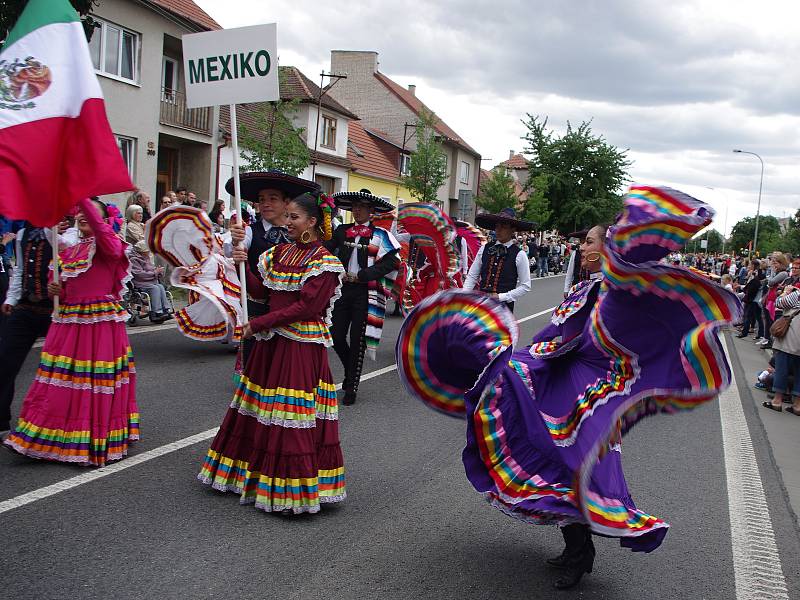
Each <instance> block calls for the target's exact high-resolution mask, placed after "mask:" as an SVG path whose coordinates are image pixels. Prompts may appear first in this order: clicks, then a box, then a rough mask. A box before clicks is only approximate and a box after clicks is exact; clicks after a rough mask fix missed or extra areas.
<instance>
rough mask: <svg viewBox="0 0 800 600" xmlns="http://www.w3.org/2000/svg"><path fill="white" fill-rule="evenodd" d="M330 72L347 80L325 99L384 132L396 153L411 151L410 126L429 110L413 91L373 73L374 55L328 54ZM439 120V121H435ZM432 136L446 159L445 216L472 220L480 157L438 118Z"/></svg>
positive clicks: (441, 191) (368, 126)
mask: <svg viewBox="0 0 800 600" xmlns="http://www.w3.org/2000/svg"><path fill="white" fill-rule="evenodd" d="M331 72H332V73H334V74H341V75H347V79H342V80H340V81H339V82H337V83H336V85H335V86H333V87H331V89H330V92H329V93H330V94H331V95H332V96H333V97H334V98H335V99H336V100H337V101H338V102H339V103H340V104H342V105H343V106H345V107H346V108H347V109H348V110H350V111H352V112H353V113H355V114H357V115H358V116H359V117H360V119H361V124H362V125H363V127H365V128H366V129H369V130H377V131H382V132H385V133H386V134H387V135H388V136H389V137H390V138H391V139H394V140H398V141H400V142H401V150H402V151H404V150H411V151H412V152H413V150H414V149H415V148H416V140H415V139H414V129H413V124H414V123H416V122H417V120H418V118H419V115H420V114H421V113H422V111H423V110H426V109H427V110H430V109H429V108H428V107H427V106H425V104H424V103H423V102H422V101H421V100H420V99H419V98H417V95H416V86H414V85H409V86H408V87H407V88H406V87H403V86H401V85H399V84H398V83H396V82H395V81H393V80H392V79H390V78H389V77H387V76H386V75H384V74H383V73H382V72H381V71H380V70H379V68H378V53H377V52H367V51H350V50H333V51H332V52H331ZM437 116H438V115H437ZM436 131H437V133H438V134H439V135H440V136H441V141H442V145H443V146H444V150H445V155H446V157H447V180H446V181H445V183H444V185H442V187H441V188H440V189H439V201H440V202H441V204H442V207H443V208H444V210H445V212H447V213H449V214H451V215H454V216H456V217H457V218H461V219H467V220H470V221H471V220H472V219H473V217H474V214H475V203H474V200H473V198H474V196H475V195H477V192H478V179H479V173H480V164H481V157H480V154H478V152H476V151H475V150H474V149H473V148H472V147H471V146H470V145H469V144H468V143H467V142H466V141H465V140H464V139H463V138H462V137H461V136H460V135H458V134H457V133H456V132H455V131H453V129H452V128H451V127H450V126H449V125H447V123H445V122H444V120H442V118H441V117H439V121H438V123H437V125H436Z"/></svg>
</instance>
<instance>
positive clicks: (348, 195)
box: [333, 188, 394, 214]
mask: <svg viewBox="0 0 800 600" xmlns="http://www.w3.org/2000/svg"><path fill="white" fill-rule="evenodd" d="M333 201H334V202H335V203H336V208H342V209H344V210H350V209H351V208H353V203H354V202H355V203H360V204H369V205H370V206H371V207H372V209H373V210H374V211H375V212H376V213H381V214H382V213H388V212H392V211H393V210H394V205H392V203H391V202H388V201H387V200H384V199H383V198H378V197H377V196H373V195H372V192H370V191H369V190H368V189H366V188H362V189H361V190H360V191H358V192H339V193H338V194H334V195H333Z"/></svg>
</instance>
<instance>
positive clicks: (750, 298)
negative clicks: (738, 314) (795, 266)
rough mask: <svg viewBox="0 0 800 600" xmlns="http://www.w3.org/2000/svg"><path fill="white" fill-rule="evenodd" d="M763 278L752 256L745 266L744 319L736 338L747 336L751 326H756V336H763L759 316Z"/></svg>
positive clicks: (759, 264) (761, 322) (757, 261)
mask: <svg viewBox="0 0 800 600" xmlns="http://www.w3.org/2000/svg"><path fill="white" fill-rule="evenodd" d="M763 280H764V273H763V271H762V270H761V263H760V262H759V260H758V259H757V258H754V259H752V260H751V261H750V263H749V264H748V266H747V282H746V283H745V285H744V289H743V292H744V296H743V297H742V302H743V303H744V321H743V323H742V332H741V333H740V334H739V335H737V336H736V337H738V338H746V337H748V336H749V335H750V328H751V327H753V326H757V328H758V330H757V334H756V335H757V337H758V338H763V337H764V321H763V319H762V318H761V306H760V305H759V294H760V291H761V283H762V281H763Z"/></svg>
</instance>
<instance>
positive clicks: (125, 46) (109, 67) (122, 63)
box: [89, 17, 139, 81]
mask: <svg viewBox="0 0 800 600" xmlns="http://www.w3.org/2000/svg"><path fill="white" fill-rule="evenodd" d="M95 20H96V21H97V23H98V24H99V27H98V28H97V29H95V31H94V35H92V41H91V42H89V53H90V54H91V56H92V64H94V68H95V70H97V71H98V72H100V73H105V74H106V75H113V76H114V77H119V78H121V79H127V80H129V81H136V79H137V75H138V73H137V67H138V65H137V62H138V58H139V34H138V33H134V32H132V31H128V30H127V29H123V28H122V27H119V26H118V25H112V24H111V23H106V22H105V21H101V20H100V19H98V18H96V17H95Z"/></svg>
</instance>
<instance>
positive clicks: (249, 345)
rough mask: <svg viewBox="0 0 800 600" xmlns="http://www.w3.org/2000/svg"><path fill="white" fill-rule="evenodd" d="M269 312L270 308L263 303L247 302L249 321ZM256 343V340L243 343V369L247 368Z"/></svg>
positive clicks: (251, 339)
mask: <svg viewBox="0 0 800 600" xmlns="http://www.w3.org/2000/svg"><path fill="white" fill-rule="evenodd" d="M268 310H269V307H268V306H267V305H266V304H264V303H263V302H253V301H252V300H248V301H247V318H248V320H250V319H253V318H255V317H260V316H262V315H265V314H267V311H268ZM255 343H256V339H255V338H248V339H246V340H244V341H243V342H242V369H244V368H245V367H246V366H247V359H248V358H249V357H250V352H251V351H252V350H253V346H254V345H255Z"/></svg>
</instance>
